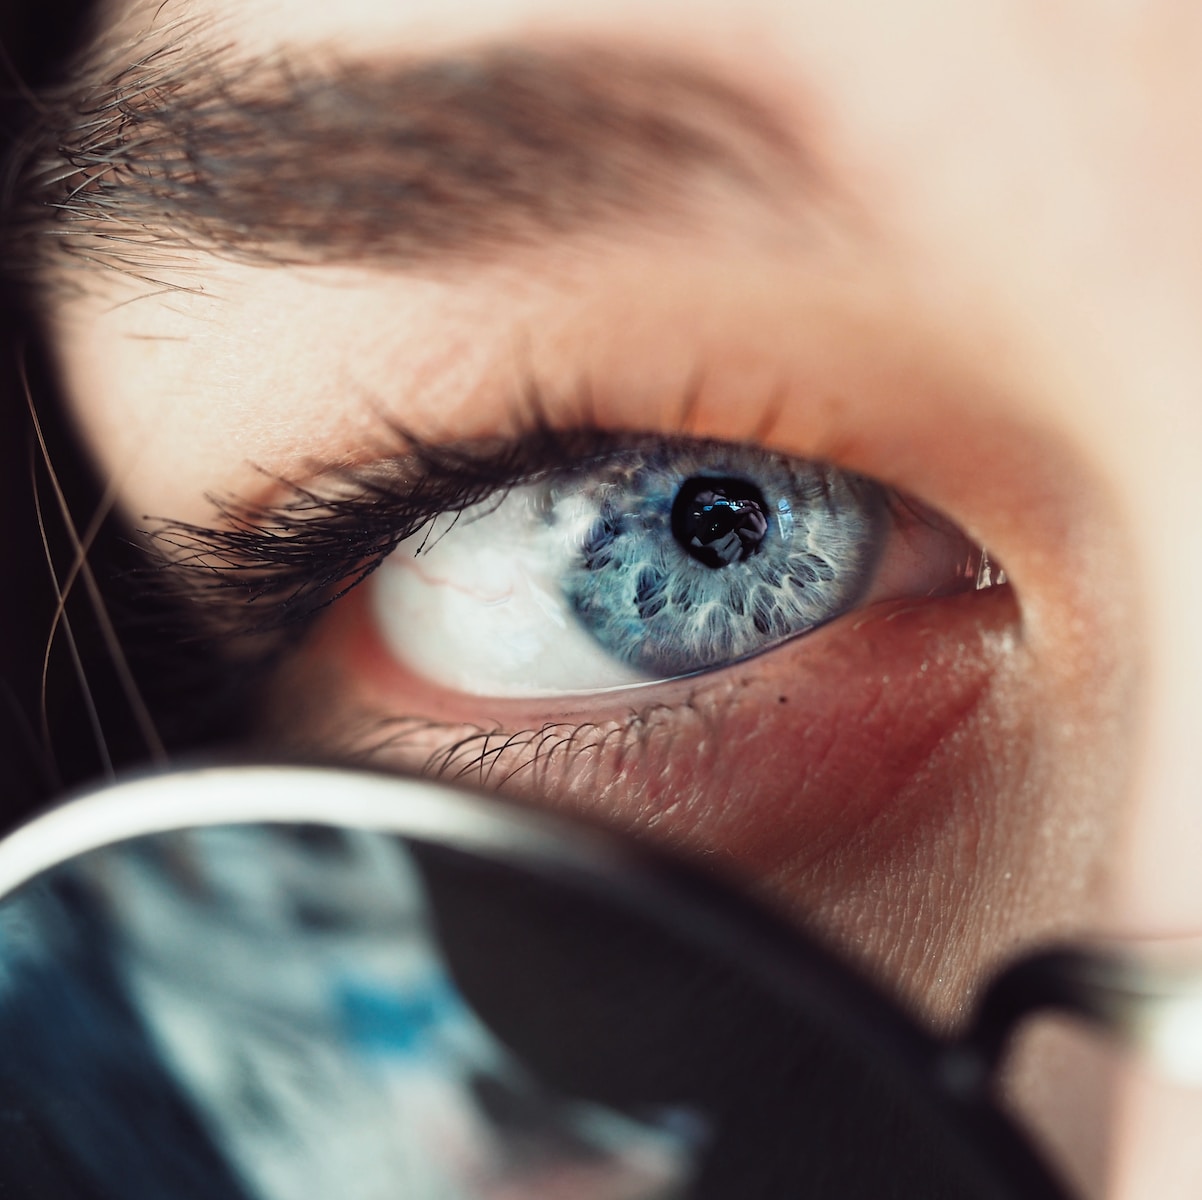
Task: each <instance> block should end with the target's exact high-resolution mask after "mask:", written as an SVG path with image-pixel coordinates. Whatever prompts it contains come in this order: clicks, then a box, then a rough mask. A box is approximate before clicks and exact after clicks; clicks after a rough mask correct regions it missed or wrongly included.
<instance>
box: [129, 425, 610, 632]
mask: <svg viewBox="0 0 1202 1200" xmlns="http://www.w3.org/2000/svg"><path fill="white" fill-rule="evenodd" d="M393 432H394V436H395V438H396V440H397V443H398V453H397V454H396V455H395V456H393V457H391V458H388V459H383V460H381V461H379V462H377V463H374V464H371V465H369V466H365V467H350V468H342V469H339V470H337V471H334V472H327V474H326V480H327V482H325V483H323V484H322V485H321V487H320V488H317V487H309V486H303V485H301V484H298V483H295V482H291V481H289V480H286V479H279V480H277V482H278V484H279V486H280V488H281V490H282V492H283V499H282V500H281V501H279V502H278V503H275V504H271V505H255V504H249V503H246V502H243V501H240V500H237V499H233V498H222V497H212V496H211V497H209V500H210V502H211V503H212V504H213V506H214V509H215V511H216V515H217V518H218V519H217V521H216V522H215V523H214V524H213V525H211V526H208V525H197V524H192V523H189V522H184V521H173V520H168V519H163V520H153V523H152V524H151V526H150V527H149V528H148V529H146V530H145V531H144V533H145V536H146V537H147V538H148V539H149V541H150V544H151V547H152V549H153V550H154V551H155V559H156V566H157V567H159V568H167V569H168V570H167V571H166V572H165V574H166V576H167V583H168V590H169V591H170V592H172V593H174V594H175V596H176V597H177V598H178V599H179V600H181V601H183V602H184V604H183V608H184V609H185V610H186V611H187V612H188V613H189V615H190V617H191V619H192V620H193V621H195V620H196V618H198V617H199V619H200V624H201V629H200V631H199V632H200V633H201V635H202V636H203V635H204V634H205V633H206V632H207V633H210V634H212V633H218V634H220V635H222V636H223V637H228V636H230V635H235V636H237V635H242V634H246V635H255V636H256V637H261V636H264V635H270V634H273V633H281V632H287V631H290V630H291V631H297V630H300V629H303V627H304V626H305V625H306V624H307V622H308V621H309V620H310V619H311V618H312V617H313V616H314V615H315V614H316V613H318V612H319V611H320V610H321V609H323V608H325V607H327V606H328V605H330V604H332V603H333V602H334V601H336V600H338V599H339V598H340V597H341V596H343V595H345V594H346V593H347V592H348V591H350V590H351V589H352V588H353V587H355V586H356V584H358V583H360V582H362V580H363V579H365V578H366V577H367V576H368V575H370V574H371V572H372V571H374V570H375V569H376V567H377V566H379V564H380V563H381V562H382V561H383V560H384V559H385V558H386V557H387V556H388V554H390V553H391V552H392V550H394V549H395V548H396V546H397V545H398V544H399V543H400V542H402V541H404V540H405V539H406V538H409V537H412V536H413V535H415V534H417V533H419V532H420V531H421V530H422V529H424V528H427V527H429V526H430V525H431V523H432V522H433V521H434V519H435V518H436V517H439V516H444V515H447V514H457V513H461V512H463V511H464V510H465V509H468V508H471V507H473V506H475V505H478V504H482V503H484V502H485V501H487V500H489V499H490V498H493V499H496V500H497V501H498V502H499V501H500V500H501V499H502V498H503V497H504V495H505V494H506V493H507V492H508V491H509V490H510V489H512V488H514V487H518V486H520V485H522V484H525V483H530V482H533V481H534V480H536V479H538V478H541V477H543V476H545V475H546V474H548V473H549V472H552V471H555V470H558V469H562V468H563V467H564V466H567V465H572V466H580V465H584V464H587V462H588V461H590V460H592V459H596V458H599V457H604V456H605V455H607V454H610V453H612V452H613V451H614V450H615V449H616V448H617V447H618V446H619V445H622V444H629V439H628V438H622V437H620V436H618V435H615V434H613V433H607V432H604V431H601V430H599V429H597V428H595V427H593V426H588V425H586V426H576V427H574V428H572V429H567V430H565V429H557V428H555V427H553V426H551V425H550V424H549V423H547V422H546V421H545V420H543V419H542V418H541V417H536V419H535V420H534V421H533V422H532V423H531V424H529V425H527V427H525V428H524V429H519V430H518V431H517V432H516V434H515V435H514V436H511V437H507V438H504V439H501V438H495V439H487V440H475V441H471V442H459V443H454V442H452V443H441V444H436V443H431V442H426V441H423V440H421V439H419V438H416V437H413V436H412V435H410V434H407V433H405V432H404V431H403V430H394V431H393Z"/></svg>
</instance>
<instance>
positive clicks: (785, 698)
mask: <svg viewBox="0 0 1202 1200" xmlns="http://www.w3.org/2000/svg"><path fill="white" fill-rule="evenodd" d="M780 702H781V703H782V704H788V703H789V697H788V696H781V697H780Z"/></svg>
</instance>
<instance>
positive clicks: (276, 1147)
mask: <svg viewBox="0 0 1202 1200" xmlns="http://www.w3.org/2000/svg"><path fill="white" fill-rule="evenodd" d="M452 808H453V803H452ZM331 811H337V809H336V807H335V806H333V805H332V806H331ZM495 819H496V820H501V821H503V820H504V817H501V816H498V817H497V818H495ZM527 820H528V818H526V817H525V816H523V818H522V821H527ZM559 838H560V835H559V834H548V835H546V836H543V835H540V837H539V838H537V839H535V841H536V843H537V845H533V844H532V845H531V846H528V847H527V848H526V849H525V850H523V851H521V852H520V853H515V852H513V850H512V847H510V849H508V850H505V851H500V850H498V851H496V852H493V851H490V850H489V849H488V848H487V847H486V846H484V845H476V846H471V845H467V844H465V843H464V842H463V840H462V839H456V838H451V837H448V838H446V839H443V838H440V837H439V836H437V833H436V832H432V831H431V830H430V829H429V828H427V829H425V830H424V831H423V833H422V834H421V836H416V835H413V836H401V835H397V834H394V833H380V832H370V831H368V830H365V829H355V828H344V827H337V826H324V825H314V824H297V825H286V824H266V823H264V824H255V825H242V826H229V825H226V826H214V827H211V828H195V829H189V830H184V831H181V832H173V833H164V834H156V835H151V836H147V837H143V838H138V839H134V840H130V841H126V842H123V843H120V844H117V845H114V846H110V847H107V848H104V849H100V850H95V851H92V852H90V853H88V854H86V855H84V856H83V857H81V858H79V859H76V860H73V861H71V862H70V863H68V864H66V865H63V866H59V867H57V868H54V869H52V870H50V871H47V872H45V873H44V874H42V875H41V876H39V877H38V878H37V879H35V880H33V881H32V882H30V883H28V884H26V885H25V886H23V887H22V888H20V889H19V890H18V891H16V892H15V893H14V894H12V895H11V896H10V897H9V898H8V899H7V900H5V901H3V902H2V904H0V1195H3V1196H13V1197H30V1198H32V1197H37V1200H60V1198H61V1200H93V1198H96V1200H99V1198H104V1200H109V1198H112V1200H118V1198H119V1200H193V1198H195V1200H217V1198H219V1197H220V1198H222V1200H225V1198H229V1200H236V1198H245V1200H301V1198H304V1200H314V1198H327V1197H328V1198H330V1200H383V1198H389V1200H392V1198H399V1197H404V1198H405V1200H508V1198H511V1197H513V1198H516V1197H529V1198H534V1200H539V1198H543V1197H546V1198H559V1197H564V1198H568V1197H570V1198H571V1200H668V1198H670V1197H690V1198H697V1200H711V1198H712V1200H719V1198H720V1200H735V1198H739V1200H759V1198H763V1200H785V1198H797V1197H805V1198H809V1200H827V1198H829V1200H835V1198H838V1200H848V1198H853V1200H854V1198H856V1197H864V1198H872V1200H882V1198H887V1197H921V1198H923V1200H939V1198H941V1197H948V1198H952V1197H954V1198H956V1200H972V1198H976V1197H980V1198H982V1200H984V1198H997V1200H1001V1198H1003V1197H1016V1198H1017V1197H1022V1198H1023V1200H1037V1198H1039V1197H1054V1196H1058V1195H1060V1193H1059V1192H1058V1191H1057V1190H1056V1188H1055V1187H1054V1185H1053V1184H1052V1183H1051V1181H1050V1180H1049V1179H1048V1178H1047V1176H1046V1175H1045V1174H1044V1173H1043V1172H1042V1170H1041V1169H1040V1167H1039V1166H1038V1165H1037V1164H1036V1162H1035V1161H1034V1159H1033V1157H1032V1156H1031V1154H1030V1152H1029V1151H1028V1150H1027V1149H1026V1147H1025V1145H1024V1143H1023V1142H1022V1141H1021V1139H1020V1138H1018V1137H1017V1135H1015V1134H1014V1133H1013V1131H1012V1130H1011V1129H1010V1127H1009V1126H1008V1125H1007V1123H1006V1122H1005V1121H1004V1120H1003V1119H1002V1118H1001V1117H1000V1116H999V1115H998V1114H997V1113H996V1112H995V1111H994V1110H993V1109H992V1108H991V1107H989V1106H988V1104H987V1103H986V1102H985V1101H984V1100H982V1099H980V1098H977V1097H965V1096H959V1097H957V1096H953V1095H951V1094H950V1092H949V1091H948V1089H947V1088H946V1087H944V1086H943V1084H942V1083H941V1081H940V1070H941V1061H942V1060H941V1059H940V1057H939V1052H938V1047H937V1046H936V1045H935V1044H934V1043H933V1042H930V1041H929V1040H928V1039H926V1038H925V1037H924V1036H923V1035H921V1034H920V1033H919V1032H918V1031H917V1030H915V1029H912V1028H910V1027H909V1026H908V1025H907V1024H906V1023H905V1022H904V1021H903V1019H902V1018H901V1017H900V1015H898V1014H896V1013H894V1011H893V1010H892V1009H891V1008H890V1007H889V1006H887V1005H885V1004H884V1003H883V1002H881V1001H879V1000H878V999H877V998H876V997H875V996H874V995H873V994H871V993H869V992H868V991H867V990H865V989H863V988H862V987H861V985H859V984H858V983H856V982H855V981H854V980H852V979H850V978H848V977H846V976H845V975H844V974H843V973H842V972H841V971H840V970H839V969H838V968H836V967H834V966H833V965H832V964H831V963H830V962H829V961H828V960H827V959H826V958H825V956H823V955H822V954H821V953H819V952H818V951H816V950H814V949H813V948H812V947H810V946H808V945H807V944H806V943H804V942H801V941H800V940H797V939H795V938H793V936H792V935H785V934H783V933H782V932H781V931H780V930H779V929H777V928H776V927H775V926H774V925H773V924H772V922H770V921H767V920H765V919H764V918H762V917H760V916H759V915H758V914H756V913H753V912H751V911H747V910H743V909H742V908H741V907H740V906H739V905H738V904H737V903H736V902H734V901H732V900H729V899H728V898H726V897H719V896H717V895H716V893H714V892H713V891H712V890H711V889H709V888H708V886H699V885H698V884H696V882H695V881H693V880H691V879H689V878H684V877H675V878H669V877H667V876H665V875H663V874H662V873H661V872H659V871H657V870H651V869H649V868H647V867H646V866H645V864H642V863H641V861H640V862H634V863H632V862H630V861H627V860H625V859H623V858H620V857H615V856H614V854H613V852H612V848H610V847H609V846H608V845H606V846H604V848H603V849H602V850H601V851H598V852H597V853H593V851H592V850H589V851H588V852H587V853H583V852H581V850H580V847H579V846H577V845H575V844H573V842H572V839H571V838H563V840H562V842H560V841H559V840H557V839H559ZM518 840H519V841H520V840H521V839H518Z"/></svg>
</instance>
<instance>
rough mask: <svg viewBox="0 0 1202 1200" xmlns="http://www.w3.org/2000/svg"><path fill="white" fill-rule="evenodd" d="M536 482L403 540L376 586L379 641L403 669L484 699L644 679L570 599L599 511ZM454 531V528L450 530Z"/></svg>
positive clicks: (581, 689) (376, 577) (374, 607)
mask: <svg viewBox="0 0 1202 1200" xmlns="http://www.w3.org/2000/svg"><path fill="white" fill-rule="evenodd" d="M540 493H541V489H539V488H536V487H530V488H517V489H515V490H514V491H512V492H511V493H510V494H509V495H508V496H507V497H506V498H505V499H504V501H502V502H501V504H499V505H496V506H493V505H492V504H489V505H487V506H482V507H481V509H478V510H468V511H467V512H465V513H463V514H461V515H460V516H459V518H458V519H457V520H454V522H453V523H451V522H450V521H448V520H446V519H444V520H443V521H441V522H439V523H437V524H436V526H435V528H434V529H432V530H429V531H425V532H422V533H419V534H415V535H414V536H413V537H411V538H408V539H407V540H406V541H404V542H402V543H401V544H400V545H399V546H398V547H397V548H396V549H395V550H394V551H393V552H392V554H390V555H389V556H388V558H387V559H385V560H384V562H383V563H382V564H381V565H380V567H379V569H378V570H377V571H376V572H375V573H374V575H373V576H372V578H371V581H370V583H369V592H370V596H371V609H372V613H373V616H374V619H375V622H376V625H377V628H378V630H379V633H380V636H381V639H382V640H383V642H384V644H385V646H387V647H388V649H389V651H390V652H391V653H392V655H393V656H394V657H395V658H396V659H397V661H398V662H400V663H401V664H402V665H403V666H405V667H406V668H408V669H409V670H412V671H414V672H415V673H417V674H419V675H423V676H425V677H426V678H427V679H429V680H431V681H432V682H434V683H437V684H441V685H442V686H443V687H447V688H451V689H454V690H455V691H459V692H466V693H469V694H471V695H477V696H551V695H566V694H570V693H573V692H596V691H604V690H606V689H608V688H620V687H630V686H632V685H635V684H640V683H646V682H647V677H646V676H645V675H643V674H642V673H640V672H638V671H635V670H634V669H632V668H631V667H628V666H625V665H624V664H622V663H620V662H616V661H615V660H614V659H613V658H611V657H610V656H609V655H608V654H606V653H605V651H603V650H602V649H601V648H600V647H599V646H598V645H597V644H596V642H594V641H593V639H592V638H591V637H590V636H589V634H588V632H587V631H586V630H585V629H584V628H583V626H582V625H581V624H580V622H579V621H578V620H577V619H576V617H575V615H574V614H573V613H572V612H571V610H570V608H569V607H568V605H567V604H566V603H565V601H564V598H563V594H562V591H561V589H560V587H559V580H561V579H563V578H564V575H565V572H566V571H567V569H568V567H569V564H570V563H571V561H572V559H573V557H574V556H575V555H576V554H577V553H579V547H580V545H581V542H582V541H583V538H584V535H585V531H586V530H587V528H588V526H589V524H590V522H591V519H592V515H593V514H592V513H591V511H589V510H588V506H587V505H584V504H582V503H576V504H572V503H570V502H569V503H567V504H563V503H561V504H557V505H556V508H555V513H554V522H553V523H550V522H548V520H547V518H546V515H545V508H544V507H543V506H542V505H540V504H539V496H540ZM448 526H449V528H448Z"/></svg>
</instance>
